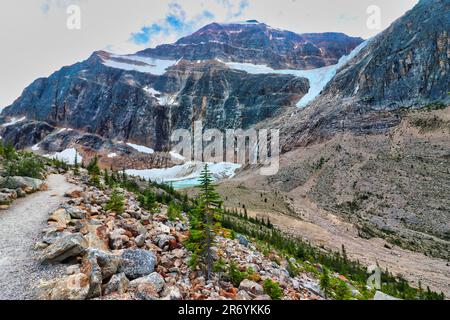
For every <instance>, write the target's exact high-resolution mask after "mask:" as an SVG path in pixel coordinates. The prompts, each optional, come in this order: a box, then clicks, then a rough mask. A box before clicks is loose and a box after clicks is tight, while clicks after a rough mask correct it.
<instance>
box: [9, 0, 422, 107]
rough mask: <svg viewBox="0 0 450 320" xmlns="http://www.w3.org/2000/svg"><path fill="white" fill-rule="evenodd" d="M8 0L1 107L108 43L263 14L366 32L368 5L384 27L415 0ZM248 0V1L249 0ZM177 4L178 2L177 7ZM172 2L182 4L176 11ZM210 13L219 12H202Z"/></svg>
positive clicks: (301, 24)
mask: <svg viewBox="0 0 450 320" xmlns="http://www.w3.org/2000/svg"><path fill="white" fill-rule="evenodd" d="M246 2H247V6H243V5H242V3H243V0H35V1H29V0H2V9H1V11H0V39H1V46H2V50H1V53H0V54H1V56H0V70H1V74H0V90H1V91H0V107H4V106H6V105H9V104H10V103H12V102H13V100H14V99H15V98H17V97H18V96H19V95H20V94H21V92H22V90H23V89H24V88H25V87H26V86H27V85H29V84H30V83H31V82H32V81H33V80H35V79H36V78H38V77H46V76H49V75H50V74H51V73H52V72H54V71H55V70H57V69H59V68H61V67H63V66H65V65H70V64H73V63H75V62H77V61H81V60H84V59H86V58H87V57H88V56H89V55H90V54H91V53H92V52H93V51H96V50H100V49H106V50H113V51H115V52H120V53H125V52H126V53H130V52H135V51H138V50H142V49H144V48H145V47H148V46H153V45H156V44H160V43H170V42H174V41H175V40H176V39H178V38H179V37H180V36H182V35H186V34H187V33H189V32H191V31H192V30H195V29H196V28H199V27H201V26H203V25H204V24H207V23H209V22H212V21H219V22H226V21H234V20H247V19H257V20H259V21H263V22H266V23H267V24H269V25H272V26H274V27H279V28H284V29H288V30H292V31H295V32H299V33H301V32H324V31H339V32H345V33H347V34H350V35H359V36H362V37H365V38H367V37H369V36H372V35H373V34H374V33H376V32H377V31H374V30H368V29H367V27H366V19H367V14H366V9H367V7H368V6H369V5H373V4H375V5H378V6H380V8H381V9H382V27H383V28H385V27H387V26H388V25H389V24H390V23H391V22H392V21H393V20H394V19H396V18H398V17H399V16H400V15H402V14H403V13H404V12H405V11H406V10H408V9H409V8H411V7H412V6H413V5H414V4H415V3H417V0H401V1H392V0H333V1H329V0H278V1H272V0H246ZM244 3H245V1H244ZM70 4H78V5H79V6H80V7H81V30H68V29H67V27H66V20H67V17H68V15H67V13H66V9H67V6H68V5H70ZM171 4H172V5H171ZM174 4H175V5H178V6H176V8H175V9H174ZM174 10H175V14H176V15H177V16H178V17H180V18H181V19H182V21H183V23H185V28H184V29H181V30H179V29H176V28H172V29H170V30H169V31H168V33H160V34H158V35H156V36H154V37H151V38H150V39H149V42H148V44H147V45H143V44H142V45H137V44H135V43H133V42H131V41H129V40H130V37H131V34H133V33H136V32H139V30H141V28H142V27H143V26H148V25H151V24H153V23H163V22H164V20H165V18H166V16H167V15H168V14H170V13H174ZM205 11H208V12H209V13H211V14H212V16H213V17H211V16H208V15H204V12H205Z"/></svg>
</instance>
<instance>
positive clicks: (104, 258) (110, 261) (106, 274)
mask: <svg viewBox="0 0 450 320" xmlns="http://www.w3.org/2000/svg"><path fill="white" fill-rule="evenodd" d="M86 251H87V254H89V255H92V256H95V257H96V259H97V264H98V265H99V266H100V268H101V270H102V278H103V279H107V278H110V277H111V276H113V275H114V274H116V273H117V270H118V268H119V264H120V260H121V259H120V257H118V256H116V255H114V254H112V253H109V252H106V251H102V250H98V249H92V248H89V249H87V250H86Z"/></svg>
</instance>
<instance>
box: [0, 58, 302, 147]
mask: <svg viewBox="0 0 450 320" xmlns="http://www.w3.org/2000/svg"><path fill="white" fill-rule="evenodd" d="M117 60H118V58H115V57H112V56H111V55H110V54H108V53H105V52H98V53H95V54H94V55H92V56H91V58H89V59H88V60H86V61H85V62H82V63H78V64H75V65H73V66H70V67H65V68H63V69H61V70H59V71H58V72H56V73H54V74H53V75H52V76H50V77H49V78H46V79H44V78H43V79H38V80H36V81H35V82H34V83H33V84H31V85H30V86H29V87H28V88H26V89H25V91H24V92H23V94H22V96H21V97H20V98H19V99H18V100H16V101H15V102H14V104H13V105H11V106H10V107H8V108H6V109H5V110H4V111H3V113H2V116H3V117H10V116H19V115H20V116H26V118H27V119H29V120H31V119H34V120H38V121H45V122H47V123H49V124H51V125H53V126H57V127H70V128H74V129H79V130H82V131H85V132H86V133H94V134H98V135H100V136H102V137H105V138H110V139H117V140H129V141H133V142H136V143H139V144H143V145H147V146H151V147H153V148H155V149H156V150H164V149H167V148H168V145H167V144H168V140H169V137H170V132H171V130H172V129H175V128H190V127H191V125H192V123H193V121H195V120H203V121H204V123H205V124H206V125H207V126H208V127H215V128H219V129H225V128H235V127H248V126H251V125H253V124H255V123H257V122H259V121H261V120H263V119H266V118H268V117H271V116H274V115H275V114H276V113H277V112H278V111H279V110H280V109H281V108H283V107H285V106H290V105H293V104H295V102H296V101H298V100H299V99H300V98H301V97H302V96H303V95H304V94H305V93H306V92H307V91H308V89H309V86H308V81H307V80H306V79H301V78H296V77H294V76H290V75H250V74H247V73H245V72H241V71H236V70H231V69H228V68H227V67H226V66H225V65H224V64H222V63H219V62H216V61H206V62H202V63H197V62H195V63H194V62H188V61H180V62H178V63H176V64H174V65H172V66H171V67H169V68H168V69H167V71H164V73H163V74H161V75H154V74H152V73H147V72H139V71H135V70H126V69H127V68H125V67H124V66H123V65H119V66H118V67H111V66H109V65H108V62H111V61H113V62H114V61H117ZM121 61H122V62H123V61H125V62H127V63H130V61H129V60H126V59H125V58H123V59H122V60H121ZM131 62H132V61H131ZM134 66H136V64H135V65H134ZM30 145H31V144H30Z"/></svg>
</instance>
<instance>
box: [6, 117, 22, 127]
mask: <svg viewBox="0 0 450 320" xmlns="http://www.w3.org/2000/svg"><path fill="white" fill-rule="evenodd" d="M26 119H27V118H26V117H22V118H19V119H17V118H11V120H10V121H9V122H7V123H4V124H3V125H2V126H3V127H9V126H12V125H15V124H16V123H18V122H22V121H25V120H26Z"/></svg>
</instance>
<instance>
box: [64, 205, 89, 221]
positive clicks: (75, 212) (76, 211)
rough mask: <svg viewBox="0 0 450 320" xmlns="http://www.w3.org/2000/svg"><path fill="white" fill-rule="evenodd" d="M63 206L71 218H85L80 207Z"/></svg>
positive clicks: (84, 213) (84, 212)
mask: <svg viewBox="0 0 450 320" xmlns="http://www.w3.org/2000/svg"><path fill="white" fill-rule="evenodd" d="M64 208H65V209H66V211H67V213H68V214H69V215H70V217H71V218H72V219H80V220H81V219H86V211H83V210H81V209H80V208H77V207H72V206H67V205H66V206H64Z"/></svg>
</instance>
